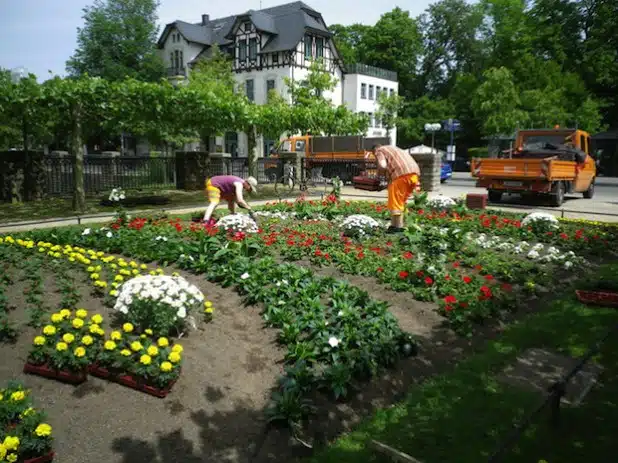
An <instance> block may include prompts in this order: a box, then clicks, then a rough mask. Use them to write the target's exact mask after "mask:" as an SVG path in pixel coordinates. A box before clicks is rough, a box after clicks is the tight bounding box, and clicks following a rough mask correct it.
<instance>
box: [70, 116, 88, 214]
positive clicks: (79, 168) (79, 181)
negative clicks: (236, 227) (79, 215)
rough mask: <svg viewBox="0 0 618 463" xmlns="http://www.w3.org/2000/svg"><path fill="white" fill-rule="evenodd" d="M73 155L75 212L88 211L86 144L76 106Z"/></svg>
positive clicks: (72, 140) (72, 129)
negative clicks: (85, 175)
mask: <svg viewBox="0 0 618 463" xmlns="http://www.w3.org/2000/svg"><path fill="white" fill-rule="evenodd" d="M71 120H72V123H73V124H72V125H73V127H72V128H71V154H72V155H73V156H74V158H73V159H74V161H73V210H75V211H76V212H84V211H85V210H86V191H85V189H84V144H83V142H82V121H81V107H80V105H79V104H75V105H74V106H73V107H72V108H71Z"/></svg>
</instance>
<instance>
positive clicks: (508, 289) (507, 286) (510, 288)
mask: <svg viewBox="0 0 618 463" xmlns="http://www.w3.org/2000/svg"><path fill="white" fill-rule="evenodd" d="M502 290H503V291H505V292H507V293H510V292H511V291H513V286H512V285H510V284H508V283H502Z"/></svg>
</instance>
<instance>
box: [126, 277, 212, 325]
mask: <svg viewBox="0 0 618 463" xmlns="http://www.w3.org/2000/svg"><path fill="white" fill-rule="evenodd" d="M137 301H140V302H152V303H153V304H157V305H159V304H165V305H168V306H169V308H170V310H175V311H176V318H180V319H185V318H187V314H189V313H190V312H191V311H192V310H194V309H197V308H199V306H200V305H201V304H202V303H203V302H204V295H203V294H202V292H201V291H200V290H199V289H198V288H197V287H196V286H194V285H192V284H191V283H189V282H188V281H187V280H185V279H184V278H182V277H175V276H167V275H141V276H138V277H135V278H132V279H130V280H129V281H127V282H126V283H124V284H123V285H122V286H121V287H120V294H119V295H118V298H117V299H116V304H115V305H114V310H117V311H118V312H121V313H123V314H128V313H129V311H130V310H131V305H132V304H133V303H134V302H137Z"/></svg>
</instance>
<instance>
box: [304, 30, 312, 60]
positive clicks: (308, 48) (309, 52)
mask: <svg viewBox="0 0 618 463" xmlns="http://www.w3.org/2000/svg"><path fill="white" fill-rule="evenodd" d="M312 57H313V37H311V36H310V35H305V58H307V59H311V58H312Z"/></svg>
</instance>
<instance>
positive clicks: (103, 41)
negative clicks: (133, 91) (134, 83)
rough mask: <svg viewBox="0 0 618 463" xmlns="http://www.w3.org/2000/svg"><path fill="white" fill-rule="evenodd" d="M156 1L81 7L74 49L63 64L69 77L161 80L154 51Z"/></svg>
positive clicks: (108, 1)
mask: <svg viewBox="0 0 618 463" xmlns="http://www.w3.org/2000/svg"><path fill="white" fill-rule="evenodd" d="M158 6H159V2H158V0H131V1H126V0H94V3H93V5H92V6H87V7H86V8H84V10H83V11H84V16H83V19H84V22H85V25H84V27H83V28H78V30H77V43H78V48H77V50H76V51H75V54H74V55H73V56H72V57H71V58H70V59H69V60H68V61H67V71H68V72H69V73H70V74H71V75H73V76H83V75H85V74H89V75H91V76H97V77H103V78H105V79H107V80H110V81H114V80H122V79H125V78H126V77H133V78H136V79H138V80H144V81H154V80H157V79H159V78H161V77H163V70H164V69H163V62H162V60H161V58H160V57H159V55H158V54H157V50H156V45H155V44H156V41H157V36H158V33H159V28H158V27H157V25H156V23H157V20H158V17H157V8H158Z"/></svg>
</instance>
